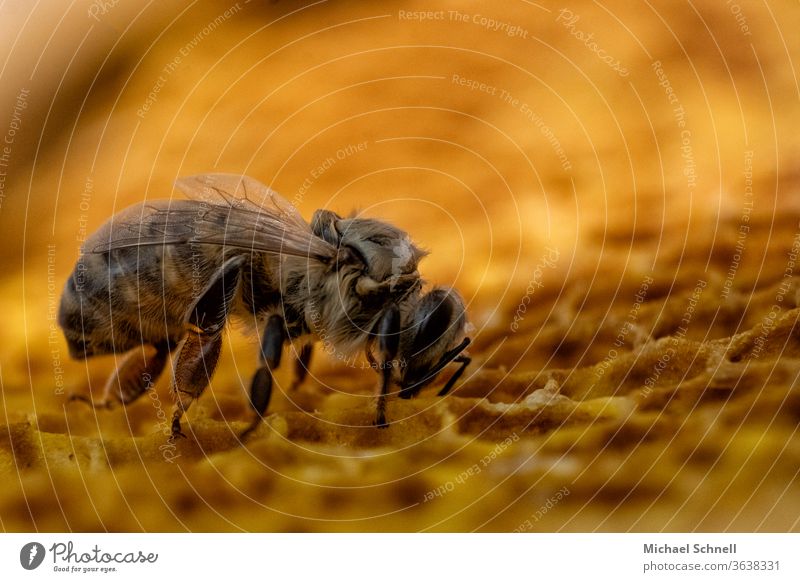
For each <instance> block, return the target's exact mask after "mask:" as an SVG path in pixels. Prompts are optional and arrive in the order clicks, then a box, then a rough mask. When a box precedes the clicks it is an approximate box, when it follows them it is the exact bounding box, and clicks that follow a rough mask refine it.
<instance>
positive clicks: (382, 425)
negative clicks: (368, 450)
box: [372, 417, 389, 428]
mask: <svg viewBox="0 0 800 582" xmlns="http://www.w3.org/2000/svg"><path fill="white" fill-rule="evenodd" d="M372 425H373V426H375V427H377V428H389V423H388V422H386V418H384V417H381V418H378V419H376V420H374V421H373V422H372Z"/></svg>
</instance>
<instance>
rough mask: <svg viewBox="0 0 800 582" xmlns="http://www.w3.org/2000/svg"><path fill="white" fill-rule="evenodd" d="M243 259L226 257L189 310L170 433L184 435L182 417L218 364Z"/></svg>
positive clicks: (176, 371) (177, 362)
mask: <svg viewBox="0 0 800 582" xmlns="http://www.w3.org/2000/svg"><path fill="white" fill-rule="evenodd" d="M243 262H244V257H242V256H238V257H234V258H232V259H229V260H228V261H227V262H226V263H225V264H224V265H223V266H222V268H220V270H219V272H218V273H217V275H216V277H215V278H214V280H213V281H212V283H211V284H210V285H209V286H208V287H207V288H206V290H205V292H204V293H203V295H202V296H201V297H200V299H198V300H197V302H196V303H195V305H194V307H192V309H190V310H189V315H188V317H187V320H186V324H187V327H188V328H189V331H188V333H187V334H186V339H185V340H184V342H183V346H182V347H181V351H180V353H179V354H178V357H177V359H176V360H175V367H174V371H173V376H174V379H173V384H172V391H173V395H174V396H175V411H174V412H173V414H172V434H173V435H177V436H186V435H184V434H183V432H181V417H182V416H183V414H184V413H185V412H186V411H187V410H188V409H189V407H190V406H191V405H192V402H194V401H195V399H196V398H199V397H200V395H201V394H202V393H203V390H205V389H206V386H208V383H209V382H210V381H211V376H212V375H213V374H214V369H215V368H216V367H217V362H218V361H219V354H220V351H221V350H222V331H223V330H224V329H225V320H226V319H227V317H228V311H229V309H230V306H231V302H232V301H233V298H234V296H235V295H236V289H237V288H238V285H239V273H240V267H241V266H242V263H243Z"/></svg>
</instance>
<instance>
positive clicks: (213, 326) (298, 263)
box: [58, 174, 471, 437]
mask: <svg viewBox="0 0 800 582" xmlns="http://www.w3.org/2000/svg"><path fill="white" fill-rule="evenodd" d="M176 186H177V187H178V188H179V189H180V190H181V191H183V192H184V193H185V194H186V195H187V196H188V197H189V198H190V199H189V200H156V201H150V202H144V203H140V204H137V205H135V206H132V207H130V208H127V209H126V210H123V211H122V212H120V213H118V214H116V215H114V216H113V217H112V218H111V219H110V220H109V221H108V222H106V223H105V224H104V225H103V226H101V227H100V229H98V230H97V231H96V232H95V233H94V234H93V235H92V236H91V237H89V238H88V239H87V240H86V242H85V243H84V245H83V247H82V249H81V255H80V257H79V259H78V261H77V263H76V265H75V269H74V270H73V272H72V274H71V276H70V277H69V279H68V280H67V282H66V285H65V288H64V292H63V295H62V298H61V305H60V309H59V316H58V321H59V324H60V326H61V328H62V330H63V332H64V336H65V339H66V341H67V344H68V347H69V353H70V356H71V357H73V358H75V359H86V358H89V357H93V356H100V355H104V354H124V355H123V357H122V360H121V362H120V363H119V365H118V367H117V369H116V371H115V372H114V374H113V375H112V376H111V377H110V378H109V380H108V382H107V383H106V386H105V391H104V394H103V397H102V399H101V400H100V401H99V402H93V401H92V400H91V399H90V398H88V397H85V396H77V398H78V399H82V400H86V401H88V402H90V403H91V404H93V405H95V406H104V407H109V408H110V407H111V406H112V405H114V404H118V403H121V404H122V405H127V404H130V403H131V402H133V401H134V400H136V399H137V398H138V397H140V396H141V395H142V394H144V393H145V392H146V391H147V390H148V389H150V388H151V387H152V386H153V384H154V383H155V381H156V380H157V379H158V377H159V376H160V374H161V373H162V372H163V370H164V369H165V367H166V365H167V362H168V360H169V359H170V358H172V359H173V373H172V384H171V391H172V394H173V396H174V398H175V408H174V412H173V414H172V424H171V429H172V434H173V435H180V436H184V435H183V433H182V430H181V419H182V417H183V415H184V414H185V413H186V411H187V410H188V409H189V407H190V406H191V404H192V402H194V400H196V399H197V398H199V397H200V395H201V394H202V393H203V390H204V389H205V388H206V386H208V384H209V383H210V380H211V377H212V374H213V373H214V369H215V368H216V366H217V362H218V360H219V355H220V351H221V346H222V335H223V331H224V328H225V325H226V322H228V321H229V320H238V321H243V322H245V323H246V324H249V325H250V326H251V327H254V328H255V330H256V332H259V331H260V332H261V333H260V334H259V343H260V350H259V358H258V359H259V367H258V369H257V370H256V372H255V374H254V376H253V379H252V382H251V385H250V404H251V406H252V409H253V411H254V415H253V420H252V422H251V423H250V425H249V426H248V428H247V429H246V430H245V431H244V432H243V433H242V435H241V436H242V437H244V436H246V435H247V434H249V433H250V432H252V431H253V430H254V429H255V428H257V427H258V426H259V423H260V422H261V419H262V418H263V416H264V414H265V412H266V410H267V407H268V405H269V401H270V396H271V393H272V385H273V373H274V372H275V370H276V369H277V368H278V367H279V366H280V363H281V354H282V351H283V348H284V346H285V345H287V344H291V345H292V346H294V348H295V349H294V350H293V352H294V354H295V356H296V362H295V368H296V370H295V377H294V381H293V383H292V387H293V388H296V387H297V386H299V385H300V384H301V383H302V382H303V381H304V379H305V377H306V374H307V372H308V368H309V365H310V362H311V356H312V351H313V344H314V343H315V342H318V341H324V342H325V343H326V344H328V346H329V347H331V348H333V349H334V350H336V351H337V352H339V353H340V354H343V355H346V356H352V355H355V354H357V353H358V352H360V351H362V350H363V351H364V353H365V355H366V357H367V359H368V360H369V362H370V364H371V367H372V368H373V369H375V370H376V371H377V372H378V375H379V384H380V393H379V396H378V400H377V412H376V418H375V422H374V424H375V425H376V426H377V427H380V428H385V427H387V426H388V423H387V420H386V402H387V398H388V396H389V395H390V394H393V393H396V394H397V396H399V397H400V398H411V397H413V396H415V395H416V394H418V393H419V391H420V390H421V389H422V388H423V387H424V386H426V385H428V384H430V383H431V382H432V381H433V380H434V379H435V378H436V377H437V376H438V375H439V374H440V372H442V370H443V369H444V368H445V367H446V366H447V365H448V364H450V363H457V364H460V366H459V367H458V369H457V370H456V371H455V372H454V374H453V375H452V376H451V377H450V379H449V380H448V381H447V383H446V384H445V385H444V387H442V388H441V390H440V391H439V393H438V394H439V396H444V395H446V394H447V393H448V392H449V391H450V389H451V388H452V386H453V385H454V384H455V382H456V381H457V380H458V378H459V377H460V376H461V375H462V374H463V372H464V370H465V369H466V367H467V366H468V365H469V363H470V358H469V356H468V355H467V353H466V352H465V348H466V347H467V346H468V344H469V343H470V338H468V337H467V333H468V328H469V327H471V325H470V324H469V323H468V320H467V315H466V308H465V305H464V301H463V299H462V298H461V296H460V295H459V294H458V292H457V291H455V290H453V289H450V288H445V287H433V288H432V289H430V290H427V291H425V290H424V287H425V283H424V281H423V280H422V279H421V277H420V274H419V271H418V263H419V261H420V260H421V259H422V258H423V257H424V256H425V255H426V254H427V253H426V252H424V251H423V250H421V249H420V248H419V247H417V246H416V245H415V244H414V243H413V242H412V241H411V239H410V237H409V236H408V234H407V233H406V232H404V231H403V230H401V229H399V228H397V227H395V226H392V225H391V224H389V223H387V222H384V221H381V220H376V219H372V218H363V217H358V216H350V217H346V218H343V217H341V216H339V215H338V214H336V213H335V212H332V211H330V210H324V209H320V210H317V211H315V212H314V215H313V218H312V220H311V223H310V224H309V223H307V222H306V221H305V220H304V219H303V217H302V216H301V214H300V213H299V211H298V210H297V209H296V208H295V207H294V206H293V205H292V204H291V203H289V202H288V201H287V200H285V199H284V198H282V197H281V196H280V195H279V194H277V193H276V192H274V191H273V190H271V189H270V188H268V187H267V186H265V185H263V184H261V183H260V182H258V181H257V180H255V179H253V178H250V177H247V176H240V175H234V174H206V175H198V176H190V177H186V178H181V179H179V180H178V181H177V182H176ZM329 351H330V350H329ZM395 388H396V391H395Z"/></svg>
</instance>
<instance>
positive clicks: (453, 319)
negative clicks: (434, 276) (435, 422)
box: [397, 287, 471, 398]
mask: <svg viewBox="0 0 800 582" xmlns="http://www.w3.org/2000/svg"><path fill="white" fill-rule="evenodd" d="M469 327H471V326H470V324H469V322H468V321H467V315H466V308H465V307H464V300H463V299H462V298H461V296H460V295H459V294H458V292H456V291H455V290H453V289H446V288H442V287H437V288H434V289H433V290H431V291H430V292H429V293H426V294H425V295H422V296H421V298H420V299H419V301H418V302H417V303H416V305H412V306H410V309H409V310H408V311H407V312H405V313H404V315H403V327H402V332H401V334H400V349H399V353H398V357H397V369H398V371H399V384H400V393H399V396H400V397H401V398H411V397H412V396H414V395H415V394H416V393H417V392H419V391H420V389H422V388H423V387H425V386H426V385H427V384H429V383H430V382H432V381H433V380H434V379H435V378H436V377H437V376H438V375H439V372H441V371H442V369H443V368H444V367H445V366H446V365H447V364H449V363H450V362H452V361H453V360H454V359H455V358H457V357H459V355H460V354H461V353H462V352H463V351H464V349H465V348H466V347H467V345H468V344H469V341H470V340H469V338H467V337H466V334H467V331H468V328H469Z"/></svg>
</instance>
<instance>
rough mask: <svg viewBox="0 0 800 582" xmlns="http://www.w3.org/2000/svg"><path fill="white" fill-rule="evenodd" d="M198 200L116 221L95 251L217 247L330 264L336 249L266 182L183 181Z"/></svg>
mask: <svg viewBox="0 0 800 582" xmlns="http://www.w3.org/2000/svg"><path fill="white" fill-rule="evenodd" d="M176 185H177V186H178V188H180V189H181V190H182V191H183V192H184V193H186V194H187V195H188V196H190V197H191V198H194V199H195V201H190V200H175V201H171V202H170V201H155V202H152V203H148V204H145V205H140V206H137V207H134V208H130V209H128V210H126V211H124V212H123V213H120V214H119V215H117V216H115V217H114V219H113V220H112V221H111V222H110V223H109V224H108V227H107V228H106V229H103V230H102V231H101V232H99V233H98V235H99V237H98V240H94V241H92V242H94V243H95V246H93V247H92V248H91V252H94V253H104V252H108V251H110V250H113V249H119V248H126V247H134V246H143V245H164V244H188V243H192V244H215V245H221V246H226V247H233V248H241V249H246V250H251V251H257V252H266V253H275V254H283V255H294V256H301V257H311V258H314V259H317V260H321V261H327V260H329V259H331V258H332V257H334V256H336V249H335V247H334V246H333V245H331V244H329V243H327V242H326V241H324V240H323V239H321V238H320V237H318V236H316V235H315V234H314V233H313V232H312V231H311V227H310V226H309V225H308V223H307V222H306V221H305V220H303V217H302V216H301V215H300V213H299V212H298V211H297V209H296V208H295V207H294V206H292V204H290V203H289V202H287V201H286V200H285V199H284V198H283V197H281V196H280V195H279V194H278V193H277V192H274V191H273V190H270V189H269V188H267V187H266V186H265V185H263V184H261V183H260V182H258V181H256V180H254V179H252V178H248V177H247V176H238V175H233V174H207V175H201V176H190V177H188V178H181V179H180V180H178V181H177V183H176Z"/></svg>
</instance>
